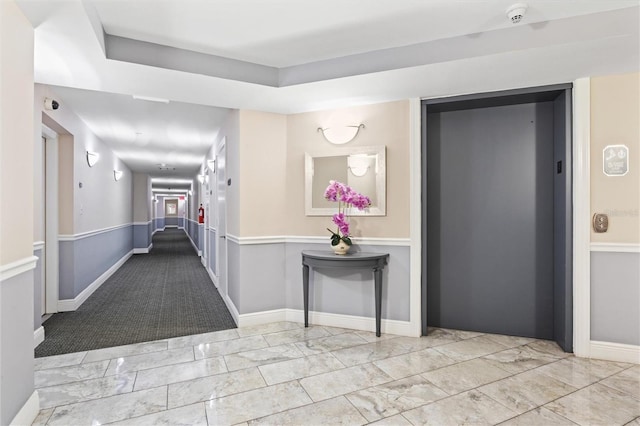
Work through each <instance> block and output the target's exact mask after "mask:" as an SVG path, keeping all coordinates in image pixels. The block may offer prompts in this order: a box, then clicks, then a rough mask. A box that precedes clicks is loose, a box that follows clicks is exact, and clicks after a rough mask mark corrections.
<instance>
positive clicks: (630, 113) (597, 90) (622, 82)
mask: <svg viewBox="0 0 640 426" xmlns="http://www.w3.org/2000/svg"><path fill="white" fill-rule="evenodd" d="M607 145H626V146H627V147H628V148H629V172H628V173H627V174H626V175H625V176H606V175H605V174H604V172H603V170H602V169H603V167H602V164H603V163H602V151H603V149H604V148H605V147H606V146H607ZM595 213H607V214H608V215H609V230H608V232H606V233H600V234H597V233H595V232H593V229H592V230H591V241H592V242H603V243H604V242H606V243H635V244H638V243H640V73H634V74H624V75H614V76H605V77H594V78H592V79H591V215H592V216H593V214H595Z"/></svg>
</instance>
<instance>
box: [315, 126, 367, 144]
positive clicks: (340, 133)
mask: <svg viewBox="0 0 640 426" xmlns="http://www.w3.org/2000/svg"><path fill="white" fill-rule="evenodd" d="M360 129H364V124H358V125H357V126H343V127H327V128H324V129H323V128H322V127H318V132H320V133H322V136H324V138H325V139H326V140H327V142H330V143H332V144H334V145H342V144H345V143H347V142H351V141H352V140H353V139H354V138H355V137H356V136H357V135H358V132H359V131H360Z"/></svg>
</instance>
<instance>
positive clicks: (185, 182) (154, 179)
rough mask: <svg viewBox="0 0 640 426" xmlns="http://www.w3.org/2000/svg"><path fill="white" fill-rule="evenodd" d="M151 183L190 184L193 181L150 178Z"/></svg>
mask: <svg viewBox="0 0 640 426" xmlns="http://www.w3.org/2000/svg"><path fill="white" fill-rule="evenodd" d="M151 183H161V184H167V185H171V184H179V183H182V184H190V183H193V181H192V180H191V179H178V178H151Z"/></svg>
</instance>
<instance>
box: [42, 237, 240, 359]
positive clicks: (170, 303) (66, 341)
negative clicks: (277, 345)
mask: <svg viewBox="0 0 640 426" xmlns="http://www.w3.org/2000/svg"><path fill="white" fill-rule="evenodd" d="M44 328H45V334H46V338H45V340H44V342H42V343H41V344H40V345H38V347H37V348H36V350H35V354H36V357H42V356H50V355H59V354H64V353H69V352H79V351H87V350H94V349H100V348H106V347H112V346H121V345H128V344H133V343H140V342H148V341H151V340H158V339H166V338H170V337H179V336H185V335H189V334H199V333H207V332H213V331H220V330H227V329H230V328H235V323H234V322H233V318H232V317H231V314H230V313H229V311H228V310H227V307H226V305H225V304H224V302H223V300H222V298H221V297H220V295H219V293H218V291H217V289H216V288H215V286H214V285H213V283H212V282H211V279H210V277H209V275H208V274H207V272H206V270H205V269H204V267H203V266H202V264H201V262H200V258H199V257H198V256H197V254H196V253H195V252H194V249H193V247H192V245H191V243H190V242H189V239H188V237H187V235H186V234H185V232H184V231H183V230H182V229H175V228H167V229H166V230H165V231H161V232H157V233H156V234H155V235H154V236H153V249H152V250H151V252H150V253H149V254H139V255H133V256H132V257H131V258H130V259H129V260H128V261H127V262H126V263H125V264H124V265H123V266H122V267H121V268H120V269H118V270H117V271H116V272H115V273H114V274H113V275H112V276H111V277H110V278H109V279H108V280H107V281H106V282H104V283H103V284H102V285H101V286H100V287H99V288H98V289H97V290H96V291H95V292H94V293H93V294H92V295H91V296H90V297H89V298H88V299H87V300H86V302H85V303H83V304H82V305H81V306H80V308H79V309H78V310H77V311H74V312H62V313H58V314H54V315H53V316H52V317H51V318H49V319H48V320H47V321H46V322H45V323H44Z"/></svg>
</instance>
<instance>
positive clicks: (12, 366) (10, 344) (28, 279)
mask: <svg viewBox="0 0 640 426" xmlns="http://www.w3.org/2000/svg"><path fill="white" fill-rule="evenodd" d="M33 281H34V270H33V269H30V270H28V271H25V272H22V273H19V274H17V275H14V276H10V277H8V278H7V277H4V278H0V312H1V313H2V321H0V359H1V360H2V362H0V376H1V377H2V381H0V394H2V399H0V424H2V425H8V424H10V423H11V420H12V419H13V418H14V417H15V416H16V414H18V412H19V411H20V409H21V408H22V406H23V404H24V403H25V401H27V400H28V399H29V397H30V396H31V394H32V393H33V389H34V387H33V313H32V311H31V305H32V304H33Z"/></svg>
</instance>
